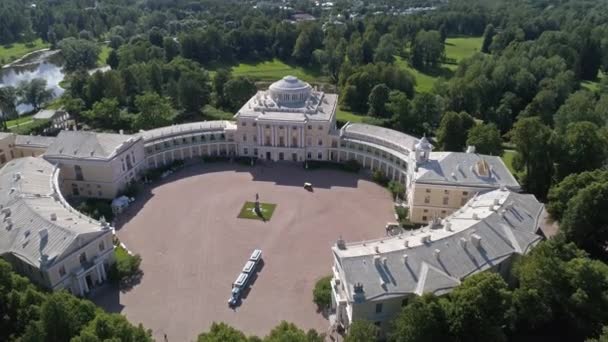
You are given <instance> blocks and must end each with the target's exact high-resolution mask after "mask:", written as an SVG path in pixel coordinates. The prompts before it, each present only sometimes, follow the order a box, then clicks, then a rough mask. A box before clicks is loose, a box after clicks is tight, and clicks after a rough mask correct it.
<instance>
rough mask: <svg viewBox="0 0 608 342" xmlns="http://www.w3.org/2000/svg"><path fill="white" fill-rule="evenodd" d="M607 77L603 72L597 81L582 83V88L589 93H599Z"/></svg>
mask: <svg viewBox="0 0 608 342" xmlns="http://www.w3.org/2000/svg"><path fill="white" fill-rule="evenodd" d="M604 77H606V75H605V74H603V73H602V72H601V71H599V72H598V75H597V80H595V81H582V82H581V86H582V87H583V88H585V89H587V90H589V91H598V90H599V89H600V81H601V80H602V78H604Z"/></svg>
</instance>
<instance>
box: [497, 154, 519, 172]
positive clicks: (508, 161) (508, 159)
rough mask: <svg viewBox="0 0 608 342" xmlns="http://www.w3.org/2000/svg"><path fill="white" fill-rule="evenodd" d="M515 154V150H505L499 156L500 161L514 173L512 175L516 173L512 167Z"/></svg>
mask: <svg viewBox="0 0 608 342" xmlns="http://www.w3.org/2000/svg"><path fill="white" fill-rule="evenodd" d="M516 154H517V152H515V151H513V150H505V151H504V152H503V154H502V157H501V158H502V161H503V162H504V163H505V165H507V167H508V168H509V171H511V173H512V174H514V175H515V174H517V172H516V171H515V169H514V168H513V158H515V155H516Z"/></svg>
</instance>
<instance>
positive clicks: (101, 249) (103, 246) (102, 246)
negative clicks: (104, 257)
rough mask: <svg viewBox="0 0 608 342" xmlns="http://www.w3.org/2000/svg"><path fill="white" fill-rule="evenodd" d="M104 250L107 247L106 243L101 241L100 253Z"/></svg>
mask: <svg viewBox="0 0 608 342" xmlns="http://www.w3.org/2000/svg"><path fill="white" fill-rule="evenodd" d="M104 249H106V245H105V243H103V241H99V251H100V252H101V251H103V250H104Z"/></svg>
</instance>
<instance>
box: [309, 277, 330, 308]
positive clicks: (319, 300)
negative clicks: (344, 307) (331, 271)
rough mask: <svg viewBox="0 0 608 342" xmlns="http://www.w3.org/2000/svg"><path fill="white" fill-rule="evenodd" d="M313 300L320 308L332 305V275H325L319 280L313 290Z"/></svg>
mask: <svg viewBox="0 0 608 342" xmlns="http://www.w3.org/2000/svg"><path fill="white" fill-rule="evenodd" d="M312 296H313V302H315V304H317V306H318V307H319V309H324V308H328V307H329V306H330V305H331V276H327V277H323V278H321V279H319V280H318V281H317V283H316V284H315V288H314V289H313V291H312Z"/></svg>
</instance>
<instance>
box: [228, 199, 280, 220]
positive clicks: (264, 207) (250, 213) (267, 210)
mask: <svg viewBox="0 0 608 342" xmlns="http://www.w3.org/2000/svg"><path fill="white" fill-rule="evenodd" d="M276 207H277V205H276V204H272V203H260V209H261V211H262V216H263V217H260V216H258V215H257V214H256V213H255V211H254V209H253V208H255V203H254V202H245V204H244V205H243V208H242V209H241V212H240V213H239V216H237V217H238V218H244V219H252V220H262V221H270V219H271V218H272V214H273V213H274V210H275V209H276Z"/></svg>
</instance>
